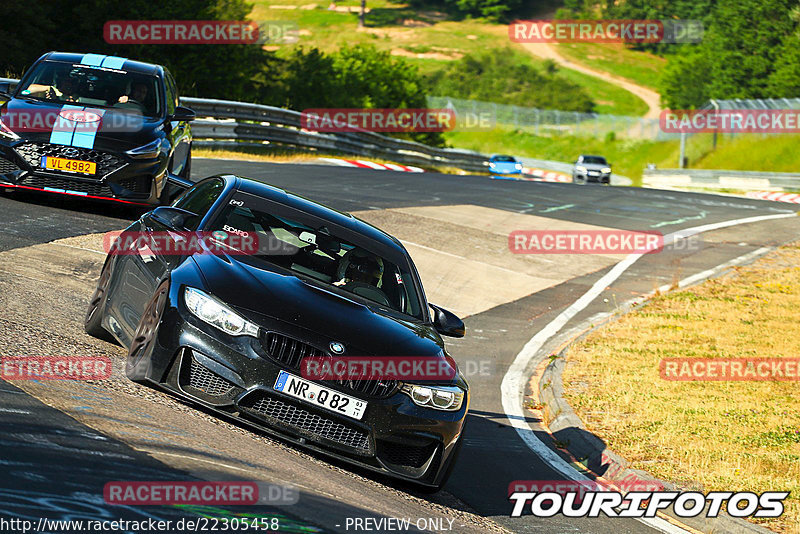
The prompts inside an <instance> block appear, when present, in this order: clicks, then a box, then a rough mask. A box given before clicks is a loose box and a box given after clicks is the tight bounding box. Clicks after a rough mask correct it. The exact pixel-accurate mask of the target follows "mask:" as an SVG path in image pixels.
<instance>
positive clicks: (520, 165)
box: [514, 163, 522, 171]
mask: <svg viewBox="0 0 800 534" xmlns="http://www.w3.org/2000/svg"><path fill="white" fill-rule="evenodd" d="M514 168H515V169H517V170H518V171H521V170H522V163H515V164H514Z"/></svg>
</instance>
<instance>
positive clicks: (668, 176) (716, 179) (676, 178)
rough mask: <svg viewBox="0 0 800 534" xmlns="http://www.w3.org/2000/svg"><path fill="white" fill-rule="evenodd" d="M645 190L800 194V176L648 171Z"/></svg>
mask: <svg viewBox="0 0 800 534" xmlns="http://www.w3.org/2000/svg"><path fill="white" fill-rule="evenodd" d="M642 184H643V185H644V186H645V187H657V188H658V187H661V188H678V189H680V188H691V189H737V190H742V191H785V190H792V191H797V190H800V173H788V172H786V173H780V172H776V173H771V172H770V173H767V172H758V171H726V170H704V169H648V170H646V171H644V174H643V175H642Z"/></svg>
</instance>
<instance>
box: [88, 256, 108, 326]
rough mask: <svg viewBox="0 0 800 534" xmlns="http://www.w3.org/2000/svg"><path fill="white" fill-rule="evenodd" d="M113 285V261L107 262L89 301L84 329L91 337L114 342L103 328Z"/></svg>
mask: <svg viewBox="0 0 800 534" xmlns="http://www.w3.org/2000/svg"><path fill="white" fill-rule="evenodd" d="M110 285H111V260H110V258H109V259H108V260H106V262H105V264H104V265H103V270H102V271H100V279H99V280H98V281H97V288H96V289H95V290H94V294H93V295H92V298H91V299H90V300H89V308H88V309H87V310H86V317H85V318H84V320H83V329H84V330H85V331H86V333H87V334H89V335H90V336H94V337H96V338H99V339H102V340H105V341H112V342H113V341H114V339H113V338H112V337H111V334H109V333H108V331H107V330H106V329H105V328H103V311H102V309H103V308H104V307H105V302H106V298H107V295H108V288H109V286H110Z"/></svg>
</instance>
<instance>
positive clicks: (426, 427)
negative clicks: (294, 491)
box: [145, 307, 469, 488]
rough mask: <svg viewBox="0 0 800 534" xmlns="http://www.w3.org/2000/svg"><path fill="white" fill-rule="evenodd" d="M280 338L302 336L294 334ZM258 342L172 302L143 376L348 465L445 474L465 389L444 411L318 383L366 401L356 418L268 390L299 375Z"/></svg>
mask: <svg viewBox="0 0 800 534" xmlns="http://www.w3.org/2000/svg"><path fill="white" fill-rule="evenodd" d="M275 324H276V325H278V323H277V322H276V323H275ZM262 326H267V325H262ZM280 326H281V328H287V325H280ZM276 329H277V328H276ZM270 330H272V327H270ZM290 335H291V337H289V336H290ZM286 337H287V338H290V339H294V340H295V341H299V339H303V338H302V337H301V336H299V335H298V334H297V332H296V331H295V332H291V334H289V333H288V332H287V334H286ZM298 338H299V339H298ZM264 345H265V344H264V342H263V341H262V340H261V339H256V338H253V337H248V336H228V335H227V334H225V333H223V332H220V331H218V330H216V329H215V328H213V327H211V326H209V325H206V324H205V323H203V322H201V321H199V320H198V319H196V318H195V317H194V316H192V315H191V314H189V313H188V312H185V311H183V312H182V311H180V310H178V309H177V308H175V307H170V308H168V310H167V311H166V313H165V315H164V319H163V322H162V325H161V327H160V328H159V335H158V338H157V342H156V343H155V344H154V349H153V353H152V354H151V355H150V356H149V357H150V365H149V366H148V368H149V371H148V373H147V376H146V380H147V381H149V382H151V383H154V384H156V385H158V386H159V387H161V388H164V389H166V390H168V391H170V392H172V393H174V394H177V395H179V396H181V397H184V398H187V399H190V400H192V401H194V402H196V403H198V404H201V405H203V406H205V407H207V408H210V409H212V410H214V411H215V412H217V413H218V414H221V415H224V416H227V417H229V418H233V419H235V420H236V421H238V422H241V423H245V424H247V425H249V426H252V427H255V428H257V429H259V430H262V431H265V432H267V433H269V434H272V435H277V436H280V437H281V438H283V439H285V440H288V441H290V442H292V443H295V444H297V445H301V446H303V447H306V448H308V449H311V450H314V451H317V452H321V453H323V454H326V455H328V456H332V457H334V458H338V459H340V460H344V461H345V462H348V463H351V464H355V465H358V466H361V467H365V468H367V469H370V470H373V471H377V472H380V473H383V474H386V475H389V476H392V477H394V478H399V479H403V480H407V481H411V482H414V483H415V484H418V485H422V486H427V487H431V488H434V487H437V486H439V485H440V484H441V482H442V480H443V479H444V478H446V475H447V469H448V467H449V465H450V463H451V461H452V460H453V459H454V458H455V456H456V454H455V453H456V451H457V450H458V447H457V446H458V442H459V438H460V436H461V433H462V431H463V426H464V421H465V418H466V412H467V409H468V405H469V393H468V392H467V394H466V395H465V398H464V402H463V405H462V406H461V409H460V410H458V411H456V412H445V411H440V410H434V409H430V408H422V407H420V406H417V405H416V404H414V402H413V401H412V400H411V399H410V398H409V397H408V396H407V395H405V394H404V393H401V392H400V391H399V388H398V387H390V388H385V387H381V388H373V387H370V390H374V389H378V392H377V393H376V394H374V395H373V394H370V393H369V392H364V391H357V390H354V389H353V388H351V387H347V386H346V385H344V386H343V385H340V384H338V383H336V382H333V381H325V382H322V384H323V385H324V386H326V387H329V388H331V389H334V390H337V391H341V392H343V393H345V394H347V395H350V396H354V397H357V398H359V399H362V400H364V401H366V402H367V403H368V407H367V410H366V412H365V413H364V416H363V418H362V419H361V420H355V419H352V418H349V417H347V416H344V415H340V414H337V413H334V412H331V411H328V410H325V409H323V408H320V407H318V406H316V405H314V404H311V403H308V402H305V401H302V400H299V399H296V398H294V397H291V396H288V395H286V394H284V393H282V392H279V391H276V390H274V388H273V385H274V384H275V382H276V379H277V377H278V374H279V372H280V371H281V370H285V371H287V372H290V373H293V374H295V375H297V376H301V373H300V371H299V370H298V369H297V368H295V367H293V366H287V365H285V364H281V363H278V362H277V361H276V360H275V359H274V358H273V357H272V356H271V355H270V354H269V353H268V352H267V350H266V349H265V346H264ZM145 357H148V356H145ZM362 389H365V388H362Z"/></svg>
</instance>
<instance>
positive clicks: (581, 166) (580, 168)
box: [575, 165, 586, 172]
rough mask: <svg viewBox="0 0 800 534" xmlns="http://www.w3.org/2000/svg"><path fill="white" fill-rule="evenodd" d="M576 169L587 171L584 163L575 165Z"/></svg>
mask: <svg viewBox="0 0 800 534" xmlns="http://www.w3.org/2000/svg"><path fill="white" fill-rule="evenodd" d="M575 170H576V171H579V172H586V167H584V166H583V165H577V166H576V167H575Z"/></svg>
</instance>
